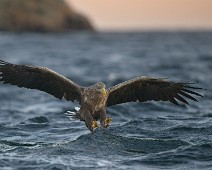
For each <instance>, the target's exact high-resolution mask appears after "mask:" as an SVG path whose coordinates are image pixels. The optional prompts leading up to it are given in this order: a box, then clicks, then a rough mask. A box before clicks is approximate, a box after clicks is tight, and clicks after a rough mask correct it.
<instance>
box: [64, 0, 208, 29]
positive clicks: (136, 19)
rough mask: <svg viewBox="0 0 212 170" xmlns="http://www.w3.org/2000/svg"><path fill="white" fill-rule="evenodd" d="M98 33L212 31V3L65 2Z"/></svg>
mask: <svg viewBox="0 0 212 170" xmlns="http://www.w3.org/2000/svg"><path fill="white" fill-rule="evenodd" d="M65 1H67V2H68V3H69V4H70V5H71V7H72V8H74V9H75V10H76V11H78V12H80V13H82V14H85V15H86V16H88V17H89V19H90V20H91V22H92V23H93V25H94V26H95V27H96V29H97V30H100V31H101V30H103V31H104V30H106V31H107V30H108V31H110V30H120V31H122V30H123V31H125V30H135V31H139V30H212V0H65Z"/></svg>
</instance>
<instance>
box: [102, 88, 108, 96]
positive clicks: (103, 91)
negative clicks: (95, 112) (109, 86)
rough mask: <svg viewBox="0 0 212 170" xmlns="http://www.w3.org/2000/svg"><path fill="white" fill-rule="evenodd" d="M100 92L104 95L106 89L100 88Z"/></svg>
mask: <svg viewBox="0 0 212 170" xmlns="http://www.w3.org/2000/svg"><path fill="white" fill-rule="evenodd" d="M101 93H102V94H103V95H104V96H106V95H107V90H106V89H105V88H102V89H101Z"/></svg>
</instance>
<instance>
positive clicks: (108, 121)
mask: <svg viewBox="0 0 212 170" xmlns="http://www.w3.org/2000/svg"><path fill="white" fill-rule="evenodd" d="M111 122H112V117H107V118H106V119H105V125H106V127H107V126H109V124H110V123H111Z"/></svg>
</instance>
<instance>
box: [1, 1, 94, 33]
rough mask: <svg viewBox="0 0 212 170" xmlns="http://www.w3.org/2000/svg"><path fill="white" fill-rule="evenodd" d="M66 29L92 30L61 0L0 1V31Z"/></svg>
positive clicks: (87, 21)
mask: <svg viewBox="0 0 212 170" xmlns="http://www.w3.org/2000/svg"><path fill="white" fill-rule="evenodd" d="M68 30H93V27H92V25H91V23H90V22H89V20H88V19H87V18H86V17H85V16H82V15H80V14H78V13H76V12H75V11H74V10H73V9H71V8H70V7H69V6H68V5H67V4H66V3H65V2H64V1H63V0H0V31H18V32H24V31H27V32H31V31H33V32H61V31H68Z"/></svg>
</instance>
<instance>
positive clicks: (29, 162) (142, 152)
mask: <svg viewBox="0 0 212 170" xmlns="http://www.w3.org/2000/svg"><path fill="white" fill-rule="evenodd" d="M0 56H1V57H0V58H1V59H3V60H6V61H8V62H12V63H18V64H20V63H21V64H31V65H39V66H46V67H49V68H51V69H53V70H55V71H57V72H59V73H61V74H63V75H65V76H67V77H69V78H71V79H72V80H73V81H75V82H77V83H79V84H80V85H83V86H88V85H92V84H93V83H96V82H98V81H103V82H105V84H106V85H107V86H108V87H109V86H112V85H115V84H117V83H119V82H122V81H125V80H127V79H129V78H133V77H137V76H141V75H148V76H154V77H164V78H166V77H171V78H170V80H173V81H189V80H190V81H191V82H199V84H197V86H200V87H203V88H205V89H207V90H201V91H199V92H200V93H201V94H202V95H204V97H203V98H198V100H199V102H198V103H196V102H192V101H190V105H189V106H185V105H181V106H180V107H177V106H175V105H173V104H171V103H168V102H167V103H164V102H148V103H127V104H122V105H117V106H113V107H110V108H108V110H107V111H108V113H109V115H110V116H112V117H113V122H112V123H111V126H110V128H108V129H105V130H103V129H96V130H95V132H94V133H93V134H92V133H90V132H89V131H88V130H87V128H86V127H85V125H84V123H83V122H80V121H78V120H75V119H72V118H69V117H68V116H67V114H66V113H67V111H74V108H75V107H77V106H78V104H77V103H71V102H67V101H60V100H58V99H56V98H54V97H52V96H50V95H48V94H46V93H42V92H40V91H37V90H27V89H24V88H18V87H15V86H11V85H3V84H0V169H5V170H12V169H20V170H21V169H26V170H28V169H45V170H47V169H52V170H53V169H54V170H56V169H57V170H59V169H212V88H211V83H212V32H197V33H183V32H176V33H175V32H167V33H166V32H163V33H160V32H158V33H156V32H155V33H86V32H85V33H67V34H30V33H24V34H10V33H4V32H2V33H0Z"/></svg>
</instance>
